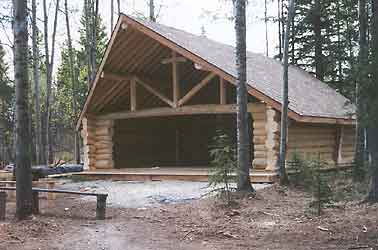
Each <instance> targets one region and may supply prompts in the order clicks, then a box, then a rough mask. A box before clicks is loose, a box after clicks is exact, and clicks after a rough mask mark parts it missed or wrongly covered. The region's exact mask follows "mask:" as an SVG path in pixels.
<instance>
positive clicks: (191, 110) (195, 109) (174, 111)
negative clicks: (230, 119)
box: [97, 104, 253, 120]
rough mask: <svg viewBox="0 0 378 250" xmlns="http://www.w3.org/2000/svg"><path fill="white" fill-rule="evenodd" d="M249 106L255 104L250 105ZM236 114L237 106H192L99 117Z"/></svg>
mask: <svg viewBox="0 0 378 250" xmlns="http://www.w3.org/2000/svg"><path fill="white" fill-rule="evenodd" d="M248 105H249V106H250V105H252V106H253V104H248ZM232 113H236V104H228V105H219V104H206V105H192V106H183V107H178V108H170V107H164V108H153V109H146V110H138V111H134V112H130V111H129V110H126V111H120V112H114V113H109V114H105V115H100V116H97V118H98V119H100V120H108V119H110V120H117V119H131V118H142V117H161V116H179V115H195V114H197V115H200V114H232Z"/></svg>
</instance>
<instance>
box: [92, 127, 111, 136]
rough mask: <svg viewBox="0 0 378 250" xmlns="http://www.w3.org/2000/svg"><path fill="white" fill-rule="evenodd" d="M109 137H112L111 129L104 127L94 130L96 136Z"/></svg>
mask: <svg viewBox="0 0 378 250" xmlns="http://www.w3.org/2000/svg"><path fill="white" fill-rule="evenodd" d="M106 135H108V136H111V135H112V129H111V128H106V127H101V128H97V129H96V136H106Z"/></svg>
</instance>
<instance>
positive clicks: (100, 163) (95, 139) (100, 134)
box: [81, 118, 114, 170]
mask: <svg viewBox="0 0 378 250" xmlns="http://www.w3.org/2000/svg"><path fill="white" fill-rule="evenodd" d="M113 127H114V121H112V120H96V119H94V118H84V119H83V129H82V131H81V136H82V138H83V150H84V166H85V168H87V169H90V170H94V169H111V168H114V161H113Z"/></svg>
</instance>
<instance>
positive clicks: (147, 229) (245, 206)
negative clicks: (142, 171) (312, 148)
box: [0, 186, 378, 250]
mask: <svg viewBox="0 0 378 250" xmlns="http://www.w3.org/2000/svg"><path fill="white" fill-rule="evenodd" d="M309 200H310V198H309V197H308V196H307V195H306V194H305V193H302V192H300V191H297V190H293V189H281V188H280V187H276V186H272V187H269V188H265V189H263V190H260V191H259V192H258V195H257V196H256V197H255V198H245V199H243V200H240V201H239V205H236V206H233V207H225V206H223V205H221V204H219V203H218V202H215V201H214V199H213V198H208V199H201V200H194V201H189V202H185V203H175V204H162V205H160V206H156V207H148V208H119V207H110V208H109V209H108V210H107V216H108V218H107V219H106V220H104V221H96V220H95V219H94V216H95V206H96V204H95V202H94V201H93V202H92V201H88V200H80V199H77V197H68V196H65V197H62V196H60V197H58V199H57V200H55V201H53V202H50V203H49V202H47V201H45V200H43V201H42V202H41V215H38V216H36V217H33V218H31V219H30V220H28V221H25V222H16V221H14V220H13V214H14V204H12V203H9V205H8V208H7V216H8V218H7V220H6V222H3V223H0V249H1V250H3V249H12V250H13V249H28V250H32V249H33V250H37V249H41V250H55V249H70V250H71V249H72V250H76V249H77V250H79V249H80V250H81V249H91V250H97V249H99V250H100V249H101V250H105V249H106V250H124V249H127V250H147V249H151V250H152V249H154V250H158V249H164V250H166V249H167V250H173V249H175V250H177V249H184V250H194V249H196V250H210V249H211V250H218V249H236V250H247V249H267V250H268V249H270V250H273V249H277V250H278V249H280V250H289V249H290V250H293V249H306V250H307V249H314V250H315V249H316V250H318V249H378V205H368V204H359V203H358V202H349V203H339V204H337V206H332V207H331V208H327V209H325V211H324V214H323V215H322V216H320V217H317V216H315V215H312V214H311V213H309V212H308V203H309Z"/></svg>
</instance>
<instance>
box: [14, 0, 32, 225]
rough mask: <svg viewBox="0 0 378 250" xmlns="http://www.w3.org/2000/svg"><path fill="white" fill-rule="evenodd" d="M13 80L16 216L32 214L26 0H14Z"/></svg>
mask: <svg viewBox="0 0 378 250" xmlns="http://www.w3.org/2000/svg"><path fill="white" fill-rule="evenodd" d="M13 32H14V53H15V54H14V57H15V65H14V79H15V86H16V199H17V200H16V217H17V218H18V219H20V220H22V219H25V218H26V217H28V216H29V215H31V213H32V175H31V166H30V155H31V154H30V153H31V152H30V148H31V140H30V134H29V129H28V123H29V115H28V81H29V78H28V24H27V1H26V0H15V1H14V29H13Z"/></svg>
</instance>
